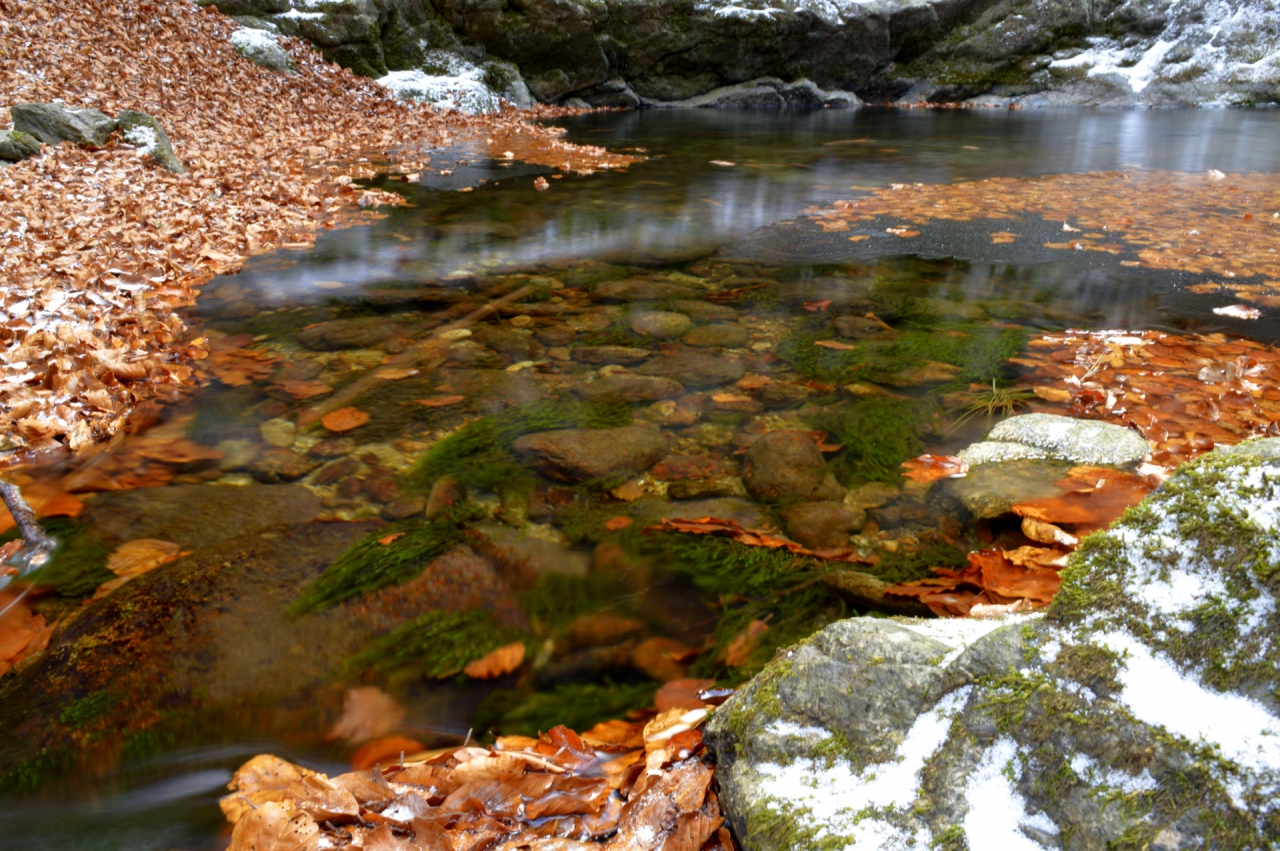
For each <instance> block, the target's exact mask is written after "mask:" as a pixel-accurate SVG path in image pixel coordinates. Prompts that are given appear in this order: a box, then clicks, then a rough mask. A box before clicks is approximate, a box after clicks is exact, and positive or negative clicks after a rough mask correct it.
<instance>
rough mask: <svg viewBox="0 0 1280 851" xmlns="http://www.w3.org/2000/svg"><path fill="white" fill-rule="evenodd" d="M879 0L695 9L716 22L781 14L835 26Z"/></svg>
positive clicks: (772, 0)
mask: <svg viewBox="0 0 1280 851" xmlns="http://www.w3.org/2000/svg"><path fill="white" fill-rule="evenodd" d="M881 2H882V0H785V2H784V1H783V0H768V2H750V0H749V2H747V3H742V2H737V3H734V2H729V3H721V2H716V0H704V2H701V3H698V4H697V5H696V6H695V8H696V9H698V11H703V12H705V11H710V12H712V14H714V15H715V16H716V17H718V18H740V19H742V20H745V21H755V20H759V19H760V18H772V17H773V16H774V15H777V14H781V13H784V12H791V13H795V12H809V13H811V14H813V15H816V16H817V17H819V18H822V19H823V20H824V21H826V22H828V23H832V24H838V23H840V22H842V21H844V20H846V19H848V18H851V17H854V16H855V15H856V14H858V13H859V11H860V10H859V7H861V6H873V5H877V4H880V3H881ZM901 5H903V6H927V5H929V3H928V0H914V2H911V3H903V4H901Z"/></svg>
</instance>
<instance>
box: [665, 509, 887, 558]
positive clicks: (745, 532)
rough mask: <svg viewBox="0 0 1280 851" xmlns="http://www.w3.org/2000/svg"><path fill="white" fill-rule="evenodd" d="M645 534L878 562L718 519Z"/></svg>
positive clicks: (676, 522) (673, 521) (668, 523)
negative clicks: (720, 538)
mask: <svg viewBox="0 0 1280 851" xmlns="http://www.w3.org/2000/svg"><path fill="white" fill-rule="evenodd" d="M645 532H683V533H686V534H691V535H723V536H725V537H729V538H733V539H734V540H735V541H737V542H738V543H740V544H745V545H746V546H748V547H767V548H769V549H785V550H786V551H787V552H790V553H795V554H796V555H803V556H811V557H813V558H819V559H823V560H825V561H840V562H859V563H862V564H875V563H876V561H877V560H876V559H875V558H874V557H871V556H863V555H859V554H858V553H857V552H856V551H853V550H837V551H826V550H810V549H806V548H805V547H803V546H801V545H800V544H797V543H796V542H795V541H788V540H787V539H786V538H779V537H777V536H775V535H773V534H770V533H769V532H765V531H762V530H758V529H747V528H745V527H743V526H741V525H739V524H738V523H736V522H734V521H733V520H721V519H719V518H717V517H702V518H699V519H697V520H682V519H678V518H666V519H664V520H663V521H662V523H660V524H659V525H657V526H649V527H647V528H646V529H645Z"/></svg>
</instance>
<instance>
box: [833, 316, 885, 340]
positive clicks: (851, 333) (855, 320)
mask: <svg viewBox="0 0 1280 851" xmlns="http://www.w3.org/2000/svg"><path fill="white" fill-rule="evenodd" d="M831 324H832V326H833V327H834V328H835V329H836V333H837V334H839V335H840V336H841V337H845V338H847V339H850V340H880V339H884V338H886V337H893V336H895V332H894V331H893V330H892V329H889V328H886V327H884V325H882V324H880V323H879V322H876V321H875V320H874V319H866V318H864V317H862V316H837V317H836V318H835V319H834V320H833V321H832V323H831Z"/></svg>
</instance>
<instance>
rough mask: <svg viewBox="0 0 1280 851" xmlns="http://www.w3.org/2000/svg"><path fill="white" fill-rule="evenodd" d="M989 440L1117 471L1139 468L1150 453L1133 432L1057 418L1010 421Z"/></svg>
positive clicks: (1143, 440)
mask: <svg viewBox="0 0 1280 851" xmlns="http://www.w3.org/2000/svg"><path fill="white" fill-rule="evenodd" d="M987 440H989V441H999V442H1008V443H1020V444H1022V445H1024V446H1030V447H1032V448H1034V449H1041V450H1044V451H1045V452H1046V453H1048V454H1049V455H1050V456H1052V457H1055V458H1062V459H1064V460H1067V461H1074V462H1075V463H1077V464H1106V465H1110V466H1115V467H1125V466H1131V465H1134V464H1138V463H1140V462H1141V461H1142V460H1143V459H1144V458H1146V456H1147V453H1149V452H1150V451H1151V446H1150V445H1149V444H1148V443H1147V440H1146V438H1144V437H1143V436H1142V435H1140V434H1138V433H1137V432H1136V431H1133V430H1132V429H1128V428H1125V427H1124V426H1118V425H1113V424H1112V423H1104V422H1098V421H1097V420H1077V419H1074V418H1072V417H1063V416H1059V415H1057V414H1022V415H1021V416H1016V417H1010V418H1009V419H1007V420H1004V421H1003V422H1001V423H999V424H998V425H997V426H996V427H995V428H993V429H992V430H991V433H990V434H988V435H987Z"/></svg>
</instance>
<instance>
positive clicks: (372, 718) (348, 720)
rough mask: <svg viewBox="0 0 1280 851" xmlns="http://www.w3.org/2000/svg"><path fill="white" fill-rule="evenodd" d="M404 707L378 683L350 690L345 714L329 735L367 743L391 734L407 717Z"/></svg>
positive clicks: (353, 741) (343, 707)
mask: <svg viewBox="0 0 1280 851" xmlns="http://www.w3.org/2000/svg"><path fill="white" fill-rule="evenodd" d="M404 712H405V710H404V707H403V706H401V705H400V704H399V702H397V701H396V699H395V698H393V697H392V696H391V695H389V694H387V693H386V692H384V691H383V690H382V689H380V688H377V687H376V686H363V687H361V688H353V689H349V690H348V691H347V693H346V696H345V698H344V699H343V704H342V717H340V718H339V719H338V720H337V722H336V723H334V725H333V726H332V727H330V728H329V732H328V734H327V738H328V739H330V740H333V739H345V740H346V741H348V742H352V743H359V742H367V741H369V740H370V739H378V738H381V737H383V736H386V735H387V734H389V733H391V732H392V731H393V730H395V728H396V727H397V726H398V725H399V724H400V722H401V721H402V720H404Z"/></svg>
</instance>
